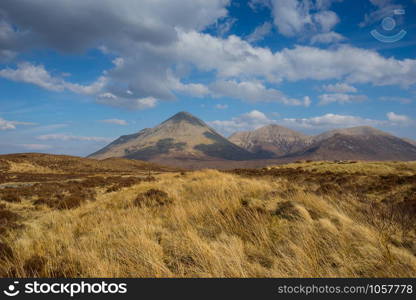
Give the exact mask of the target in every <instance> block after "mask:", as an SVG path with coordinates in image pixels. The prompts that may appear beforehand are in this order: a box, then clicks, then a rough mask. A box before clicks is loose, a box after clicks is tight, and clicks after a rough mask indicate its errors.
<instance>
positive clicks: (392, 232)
mask: <svg viewBox="0 0 416 300" xmlns="http://www.w3.org/2000/svg"><path fill="white" fill-rule="evenodd" d="M0 171H1V173H0V199H1V200H0V225H1V229H0V276H1V277H415V276H416V231H415V228H416V226H415V224H416V162H406V163H405V162H306V161H300V162H297V163H292V164H286V165H279V166H275V167H273V166H270V167H267V168H263V169H235V170H229V171H218V170H208V169H207V170H197V171H185V170H177V169H170V168H164V167H160V166H158V165H155V164H150V163H143V162H134V161H129V160H124V159H110V160H105V161H95V160H89V159H80V158H73V157H60V156H46V155H35V154H26V155H11V156H0Z"/></svg>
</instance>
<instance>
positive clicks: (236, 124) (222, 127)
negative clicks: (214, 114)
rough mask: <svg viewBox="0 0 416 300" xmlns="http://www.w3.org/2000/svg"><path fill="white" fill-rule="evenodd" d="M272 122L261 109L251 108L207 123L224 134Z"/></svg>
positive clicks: (251, 128)
mask: <svg viewBox="0 0 416 300" xmlns="http://www.w3.org/2000/svg"><path fill="white" fill-rule="evenodd" d="M274 122H275V121H273V120H271V119H269V118H268V117H267V116H266V115H265V114H264V113H262V112H261V111H258V110H253V111H251V112H249V113H246V114H243V115H241V116H238V117H234V118H232V119H231V120H225V121H220V120H215V121H212V122H208V124H209V125H211V126H212V127H214V128H216V129H217V130H218V131H220V132H223V133H224V134H230V133H233V132H236V131H244V130H253V129H257V128H259V127H262V126H265V125H268V124H271V123H274Z"/></svg>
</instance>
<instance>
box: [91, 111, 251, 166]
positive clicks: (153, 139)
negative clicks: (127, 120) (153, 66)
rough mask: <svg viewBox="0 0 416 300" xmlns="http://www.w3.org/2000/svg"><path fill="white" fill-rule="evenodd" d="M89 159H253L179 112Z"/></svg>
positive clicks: (113, 143)
mask: <svg viewBox="0 0 416 300" xmlns="http://www.w3.org/2000/svg"><path fill="white" fill-rule="evenodd" d="M90 157H91V158H96V159H105V158H109V157H124V158H131V159H140V160H167V159H168V160H169V159H176V160H218V159H219V160H249V159H253V158H255V157H256V155H255V154H253V153H251V152H249V151H247V150H245V149H243V148H241V147H239V146H237V145H235V144H233V143H232V142H230V141H229V140H227V139H226V138H224V137H223V136H221V135H220V134H219V133H217V132H216V131H215V130H213V129H212V128H210V127H209V126H208V125H207V124H205V123H204V122H203V121H201V120H200V119H198V118H196V117H194V116H193V115H191V114H189V113H187V112H180V113H177V114H176V115H174V116H173V117H171V118H170V119H168V120H166V121H164V122H163V123H161V124H160V125H158V126H156V127H154V128H146V129H143V130H141V131H140V132H138V133H135V134H131V135H126V136H122V137H120V138H118V139H117V140H115V141H114V142H112V143H111V144H109V145H108V146H106V147H105V148H103V149H101V150H99V151H98V152H95V153H93V154H92V155H90Z"/></svg>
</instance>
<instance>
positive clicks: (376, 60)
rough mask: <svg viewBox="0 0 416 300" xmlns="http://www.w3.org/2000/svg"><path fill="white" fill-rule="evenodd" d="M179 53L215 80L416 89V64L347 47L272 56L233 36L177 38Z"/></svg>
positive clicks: (305, 48) (298, 50)
mask: <svg viewBox="0 0 416 300" xmlns="http://www.w3.org/2000/svg"><path fill="white" fill-rule="evenodd" d="M179 40H180V42H179V43H178V44H177V47H178V49H177V52H178V53H180V54H181V59H182V60H183V61H188V62H190V63H192V64H193V65H195V66H196V67H197V68H198V69H199V70H201V71H216V72H217V75H218V76H219V77H247V76H251V77H263V78H265V79H266V80H268V81H269V82H281V81H283V80H288V81H299V80H303V79H311V80H329V79H338V80H344V81H346V82H348V83H350V84H351V83H370V84H373V85H401V86H404V87H407V86H410V85H414V84H415V83H416V60H414V59H403V60H399V59H395V58H392V57H391V58H384V57H383V56H381V55H380V54H379V53H377V52H376V51H373V50H365V49H360V48H356V47H353V46H350V45H340V46H339V47H334V48H330V49H320V48H316V47H309V46H295V47H294V48H292V49H288V48H285V49H283V50H281V51H276V52H272V51H271V50H270V49H268V48H262V47H253V46H252V45H250V44H249V43H247V42H246V41H243V40H241V39H240V38H239V37H237V36H233V35H231V36H229V37H228V38H227V39H219V38H215V37H212V36H210V35H207V34H203V33H198V32H194V31H193V32H187V33H184V32H182V33H180V34H179Z"/></svg>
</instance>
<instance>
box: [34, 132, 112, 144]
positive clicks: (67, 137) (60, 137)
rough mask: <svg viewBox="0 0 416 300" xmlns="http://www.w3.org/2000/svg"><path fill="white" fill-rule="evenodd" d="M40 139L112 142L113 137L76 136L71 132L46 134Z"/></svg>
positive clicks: (39, 137)
mask: <svg viewBox="0 0 416 300" xmlns="http://www.w3.org/2000/svg"><path fill="white" fill-rule="evenodd" d="M37 139H38V140H41V141H49V140H54V141H86V142H106V143H108V142H111V141H112V140H113V139H111V138H104V137H96V136H75V135H70V134H61V133H58V134H44V135H40V136H38V137H37Z"/></svg>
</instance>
